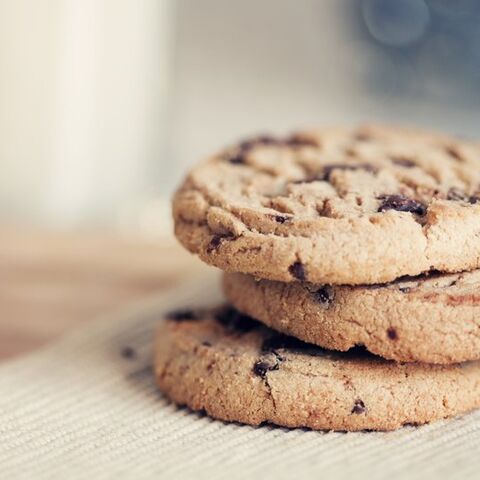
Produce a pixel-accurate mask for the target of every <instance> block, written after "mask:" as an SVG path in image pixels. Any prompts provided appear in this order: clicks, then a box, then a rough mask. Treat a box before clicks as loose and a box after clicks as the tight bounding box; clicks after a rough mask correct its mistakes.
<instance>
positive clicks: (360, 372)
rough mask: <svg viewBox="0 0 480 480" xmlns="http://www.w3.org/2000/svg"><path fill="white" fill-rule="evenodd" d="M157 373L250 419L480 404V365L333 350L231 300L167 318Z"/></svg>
mask: <svg viewBox="0 0 480 480" xmlns="http://www.w3.org/2000/svg"><path fill="white" fill-rule="evenodd" d="M155 374H156V379H157V382H158V385H159V386H160V388H161V389H162V391H163V392H164V393H165V395H167V396H168V397H170V398H171V399H172V400H173V401H175V402H176V403H177V404H180V405H187V406H189V407H190V408H192V409H193V410H204V411H206V413H207V414H209V415H211V416H212V417H215V418H218V419H221V420H228V421H239V422H242V423H247V424H251V425H259V424H261V423H263V422H269V423H274V424H277V425H283V426H287V427H309V428H313V429H328V430H330V429H333V430H363V429H368V430H390V429H394V428H398V427H400V426H402V425H404V424H407V423H415V424H421V423H425V422H429V421H432V420H436V419H441V418H445V417H450V416H453V415H457V414H459V413H463V412H467V411H469V410H471V409H473V408H475V407H478V406H480V363H478V362H469V363H465V364H460V365H450V366H440V365H425V364H410V363H405V364H399V363H395V362H391V361H388V360H383V359H380V358H378V357H374V356H372V355H371V354H369V353H368V352H366V351H365V350H362V349H358V348H357V349H355V350H352V351H349V352H347V353H331V352H327V351H325V350H323V349H321V348H320V347H317V346H314V345H310V344H307V343H303V342H302V341H300V340H297V339H295V338H292V337H288V336H285V335H283V334H279V333H276V332H274V331H273V330H270V329H268V328H267V327H264V326H263V325H262V324H260V323H258V322H256V321H255V320H252V319H251V318H249V317H246V316H244V315H242V314H240V313H238V312H237V311H236V310H234V309H233V308H231V307H228V306H226V307H220V308H217V309H212V310H209V311H192V310H182V311H178V312H174V313H172V314H169V315H168V316H167V319H166V320H165V321H162V323H161V325H160V327H159V330H158V334H157V339H156V351H155Z"/></svg>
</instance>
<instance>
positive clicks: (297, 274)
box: [288, 262, 307, 282]
mask: <svg viewBox="0 0 480 480" xmlns="http://www.w3.org/2000/svg"><path fill="white" fill-rule="evenodd" d="M288 271H289V272H290V273H291V274H292V276H293V277H294V278H296V279H297V280H300V281H302V282H303V281H305V280H306V278H307V275H306V272H305V266H304V265H303V263H301V262H295V263H292V265H290V267H289V268H288Z"/></svg>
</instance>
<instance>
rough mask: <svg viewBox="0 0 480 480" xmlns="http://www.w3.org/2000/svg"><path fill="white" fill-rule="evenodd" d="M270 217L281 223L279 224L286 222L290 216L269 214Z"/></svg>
mask: <svg viewBox="0 0 480 480" xmlns="http://www.w3.org/2000/svg"><path fill="white" fill-rule="evenodd" d="M270 218H271V219H272V220H274V221H275V222H277V223H281V224H283V223H285V222H288V221H290V220H291V219H292V217H289V216H287V215H270Z"/></svg>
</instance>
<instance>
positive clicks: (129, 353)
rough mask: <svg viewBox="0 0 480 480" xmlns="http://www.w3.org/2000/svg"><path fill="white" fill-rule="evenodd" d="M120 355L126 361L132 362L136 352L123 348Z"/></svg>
mask: <svg viewBox="0 0 480 480" xmlns="http://www.w3.org/2000/svg"><path fill="white" fill-rule="evenodd" d="M120 355H121V356H122V357H123V358H126V359H127V360H133V359H134V358H137V352H136V351H135V350H134V349H133V348H132V347H129V346H126V347H123V348H122V350H121V352H120Z"/></svg>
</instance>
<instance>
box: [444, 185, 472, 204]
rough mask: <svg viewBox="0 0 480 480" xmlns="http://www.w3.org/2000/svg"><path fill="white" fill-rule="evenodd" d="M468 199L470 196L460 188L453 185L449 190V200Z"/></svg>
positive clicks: (464, 200)
mask: <svg viewBox="0 0 480 480" xmlns="http://www.w3.org/2000/svg"><path fill="white" fill-rule="evenodd" d="M468 199H469V196H468V195H467V194H466V193H465V192H464V191H463V190H461V189H460V188H456V187H452V188H451V189H450V190H449V191H448V192H447V200H453V201H463V202H466V201H468Z"/></svg>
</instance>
